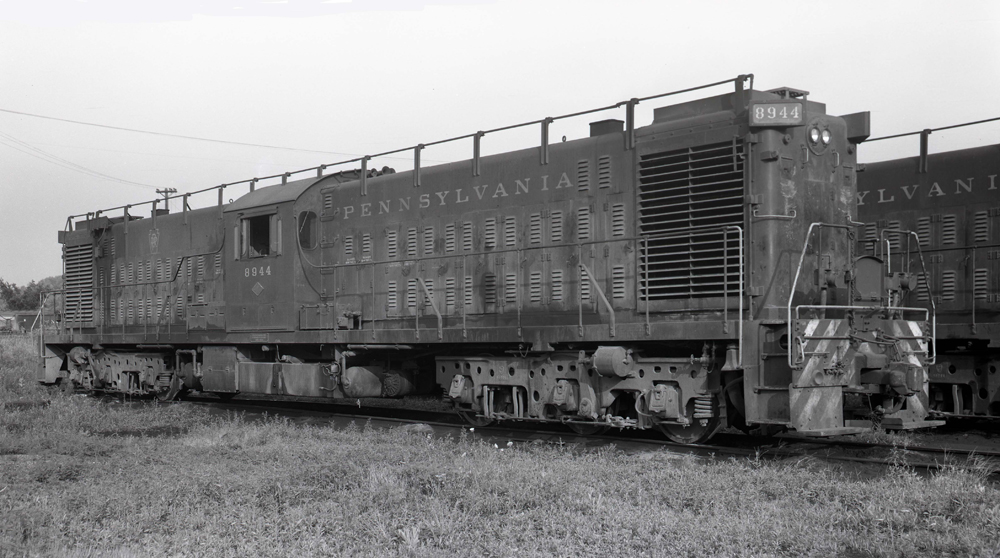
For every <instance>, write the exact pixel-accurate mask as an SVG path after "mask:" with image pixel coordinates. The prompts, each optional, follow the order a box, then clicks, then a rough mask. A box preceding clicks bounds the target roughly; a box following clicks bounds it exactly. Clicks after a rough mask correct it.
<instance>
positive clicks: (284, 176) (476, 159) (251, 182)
mask: <svg viewBox="0 0 1000 558" xmlns="http://www.w3.org/2000/svg"><path fill="white" fill-rule="evenodd" d="M753 79H754V76H753V74H740V75H738V76H736V77H735V78H729V79H724V80H720V81H716V82H712V83H707V84H704V85H698V86H695V87H689V88H686V89H679V90H676V91H670V92H667V93H658V94H656V95H649V96H647V97H633V98H632V99H629V100H627V101H620V102H618V103H614V104H611V105H605V106H601V107H598V108H593V109H587V110H582V111H578V112H572V113H568V114H563V115H560V116H548V117H545V118H541V119H537V120H530V121H528V122H521V123H519V124H511V125H509V126H501V127H499V128H492V129H489V130H480V131H478V132H473V133H471V134H463V135H460V136H454V137H451V138H447V139H442V140H437V141H432V142H429V143H418V144H416V145H413V146H409V147H403V148H399V149H393V150H390V151H383V152H381V153H376V154H373V155H363V156H361V157H354V158H351V159H345V160H342V161H336V162H333V163H325V164H322V165H317V166H315V167H308V168H304V169H299V170H295V171H289V172H283V173H279V174H273V175H270V176H263V177H254V178H249V179H246V180H239V181H236V182H227V183H225V184H219V185H217V186H209V187H207V188H202V189H201V190H195V191H193V192H187V193H184V194H177V195H174V196H170V195H164V196H163V197H162V198H156V199H154V200H149V201H145V202H139V203H134V204H125V205H120V206H116V207H111V208H107V209H101V210H98V211H92V212H88V213H81V214H78V215H70V216H69V217H67V219H66V230H70V227H71V226H72V222H73V219H76V218H79V217H86V218H87V219H88V220H89V219H91V218H97V217H100V216H102V215H103V214H105V213H110V212H113V211H118V210H123V211H124V214H125V221H126V222H128V220H129V218H130V216H129V214H128V210H129V209H131V208H133V207H140V206H144V205H152V214H153V215H155V214H156V204H157V203H158V202H160V201H161V200H165V201H166V202H167V203H168V204H169V200H171V199H182V200H183V208H184V210H185V211H187V210H188V209H189V207H188V199H189V198H190V196H192V195H197V194H202V193H205V192H211V191H212V190H218V191H219V202H218V204H219V206H220V207H221V206H222V205H223V192H224V190H225V189H226V188H228V187H230V186H239V185H242V184H246V185H248V186H249V189H250V191H251V192H252V191H254V188H255V187H256V184H257V183H258V182H260V181H262V180H273V179H278V178H280V179H281V183H282V184H286V183H287V182H288V179H289V178H290V177H292V176H294V175H297V174H302V173H311V172H315V173H316V176H317V177H322V176H323V173H324V172H325V171H326V169H328V168H330V167H337V166H340V165H347V164H352V163H361V168H362V172H361V178H360V180H361V192H362V195H366V194H367V191H368V184H367V179H368V177H367V174H368V173H367V170H368V161H370V160H372V159H374V158H377V157H384V156H387V155H394V154H397V153H403V152H407V151H413V163H414V167H413V185H414V186H420V169H421V167H420V152H421V151H422V150H423V149H424V148H426V147H431V146H435V145H442V144H446V143H451V142H455V141H460V140H465V139H470V138H471V139H472V140H473V154H472V169H471V170H472V175H473V176H479V163H480V157H481V156H480V151H481V141H482V138H483V136H485V135H486V134H493V133H496V132H503V131H507V130H513V129H516V128H524V127H526V126H535V125H539V126H540V127H541V141H540V147H539V158H540V162H541V164H543V165H547V164H548V162H549V125H550V124H552V123H553V122H555V121H556V120H564V119H568V118H575V117H578V116H583V115H587V114H594V113H597V112H604V111H608V110H615V109H619V108H622V107H625V122H626V124H625V149H626V150H629V149H632V147H634V146H635V107H636V105H638V104H639V103H641V102H644V101H649V100H653V99H660V98H663V97H669V96H673V95H680V94H682V93H691V92H693V91H699V90H702V89H708V88H711V87H716V86H719V85H724V84H727V83H732V84H734V86H735V89H736V93H737V94H741V95H742V94H743V93H744V91H745V90H744V87H743V85H744V83H746V82H747V81H749V84H750V85H749V89H753Z"/></svg>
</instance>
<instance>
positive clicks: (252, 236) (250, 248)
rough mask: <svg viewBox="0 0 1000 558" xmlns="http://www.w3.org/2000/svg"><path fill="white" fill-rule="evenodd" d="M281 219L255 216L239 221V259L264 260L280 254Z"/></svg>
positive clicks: (274, 216) (270, 216) (273, 216)
mask: <svg viewBox="0 0 1000 558" xmlns="http://www.w3.org/2000/svg"><path fill="white" fill-rule="evenodd" d="M280 237H281V219H279V218H278V216H277V215H275V214H271V215H257V216H254V217H244V218H242V219H240V227H239V240H240V241H239V246H240V258H264V257H267V256H275V255H278V254H280V248H279V247H280V245H281V238H280Z"/></svg>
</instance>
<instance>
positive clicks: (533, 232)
mask: <svg viewBox="0 0 1000 558" xmlns="http://www.w3.org/2000/svg"><path fill="white" fill-rule="evenodd" d="M528 242H530V243H531V244H541V243H542V214H541V213H532V214H531V215H530V216H529V217H528Z"/></svg>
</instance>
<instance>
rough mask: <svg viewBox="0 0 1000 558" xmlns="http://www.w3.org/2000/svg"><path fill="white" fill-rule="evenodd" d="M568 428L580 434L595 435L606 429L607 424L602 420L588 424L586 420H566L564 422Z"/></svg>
mask: <svg viewBox="0 0 1000 558" xmlns="http://www.w3.org/2000/svg"><path fill="white" fill-rule="evenodd" d="M564 424H565V425H566V426H568V427H569V429H570V430H572V431H573V432H576V433H577V434H578V435H580V436H597V435H598V434H604V433H605V432H607V431H608V428H609V426H608V425H606V424H604V423H602V422H595V423H592V424H588V423H586V422H566V423H564Z"/></svg>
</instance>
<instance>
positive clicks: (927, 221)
mask: <svg viewBox="0 0 1000 558" xmlns="http://www.w3.org/2000/svg"><path fill="white" fill-rule="evenodd" d="M929 132H930V131H929V130H928V131H925V132H923V133H922V140H923V141H922V142H921V145H922V153H921V154H920V155H917V156H913V157H907V158H903V159H896V160H890V161H882V162H877V163H869V164H867V165H866V168H865V170H864V172H862V173H860V174H859V175H858V176H859V186H858V190H859V191H858V211H859V214H860V220H861V221H864V222H865V227H864V232H863V234H862V235H861V237H860V239H859V241H860V242H861V246H860V247H861V250H863V251H865V252H866V253H868V254H872V255H878V256H879V257H880V258H882V259H885V260H886V261H887V262H889V263H890V265H891V266H892V267H893V269H896V270H909V271H910V272H911V273H912V274H913V276H914V278H915V279H916V283H915V285H913V287H912V288H911V290H910V291H909V293H908V294H907V296H908V298H907V299H906V300H905V301H904V304H906V305H909V306H918V307H923V308H926V309H927V310H929V311H932V312H935V313H936V318H937V319H936V322H937V349H938V353H939V357H938V359H937V361H936V362H935V363H934V364H933V365H932V366H930V367H929V368H928V374H929V379H930V386H929V390H930V393H929V395H930V405H931V410H933V411H934V412H935V413H940V414H942V415H945V416H947V415H953V416H988V417H1000V374H997V368H998V367H1000V180H998V176H1000V145H987V146H982V147H974V148H971V149H962V150H958V151H950V152H944V153H937V154H928V153H927V143H928V135H929Z"/></svg>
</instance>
